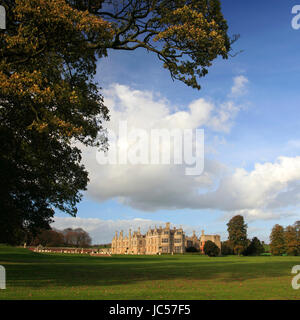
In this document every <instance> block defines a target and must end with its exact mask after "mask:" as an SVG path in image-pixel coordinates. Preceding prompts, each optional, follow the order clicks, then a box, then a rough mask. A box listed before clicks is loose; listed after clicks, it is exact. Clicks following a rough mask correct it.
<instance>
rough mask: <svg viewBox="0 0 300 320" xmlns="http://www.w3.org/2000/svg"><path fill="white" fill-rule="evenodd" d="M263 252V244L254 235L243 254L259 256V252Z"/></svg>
mask: <svg viewBox="0 0 300 320" xmlns="http://www.w3.org/2000/svg"><path fill="white" fill-rule="evenodd" d="M264 252H265V249H264V246H263V244H262V243H261V242H260V240H259V239H258V238H257V237H254V238H253V239H252V240H251V243H250V244H249V246H248V247H247V249H246V251H245V253H244V254H245V255H247V256H250V255H252V256H259V255H260V254H262V253H264Z"/></svg>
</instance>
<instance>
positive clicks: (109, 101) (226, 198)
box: [83, 76, 300, 220]
mask: <svg viewBox="0 0 300 320" xmlns="http://www.w3.org/2000/svg"><path fill="white" fill-rule="evenodd" d="M247 82H248V80H247V78H245V77H244V76H239V77H236V78H235V79H234V85H233V87H232V89H231V93H232V94H234V95H238V94H239V95H240V94H242V92H243V91H244V90H245V88H246V84H247ZM104 96H105V97H106V98H105V103H106V105H108V106H109V108H110V110H111V121H110V122H109V123H108V128H109V129H113V130H116V131H117V130H118V124H119V121H120V120H127V124H128V129H129V130H130V128H143V129H146V130H151V129H153V128H166V129H176V128H180V129H185V128H190V129H196V128H199V127H204V128H205V130H206V132H219V133H222V132H223V133H224V132H229V131H230V128H231V126H232V124H233V121H234V119H235V117H236V115H237V114H238V112H239V111H240V110H241V107H240V106H238V105H237V104H236V103H235V100H234V99H232V100H231V99H229V100H227V101H224V102H223V103H222V104H221V105H216V104H215V103H214V102H213V101H208V100H206V99H203V98H200V99H198V100H195V101H192V102H191V103H189V104H188V106H187V107H186V108H182V109H178V107H176V106H172V105H170V103H169V102H168V101H167V100H166V99H164V98H162V97H161V96H159V95H156V94H154V93H152V92H147V91H140V90H132V89H131V88H129V87H128V86H124V85H120V84H114V85H111V87H110V88H109V89H107V90H105V92H104ZM161 152H163V150H162V151H161ZM83 161H84V163H85V165H86V167H87V169H88V171H89V173H90V184H89V186H88V195H89V196H90V197H92V198H93V199H94V200H97V201H99V202H102V201H105V200H108V199H116V200H117V201H119V202H120V203H123V204H125V205H128V206H131V207H132V208H135V209H139V210H144V211H152V212H153V211H156V210H160V209H169V210H172V209H186V208H190V209H216V210H221V211H224V212H225V213H226V212H227V213H229V212H231V213H242V214H243V215H245V216H247V217H249V219H254V220H255V219H272V218H275V217H278V216H280V215H281V210H282V209H284V208H285V207H286V206H287V205H288V204H289V203H295V205H296V204H297V201H298V199H299V198H300V197H299V194H300V193H299V186H297V185H295V184H296V183H297V181H299V178H300V157H294V158H289V157H279V158H278V159H277V160H276V161H275V162H273V163H271V162H268V163H256V164H255V166H254V169H253V170H252V171H246V170H245V169H243V168H236V169H234V170H231V169H229V168H227V167H226V166H225V165H223V164H222V163H220V162H218V161H215V160H211V159H209V158H206V159H205V164H204V172H203V174H202V175H200V176H187V175H185V172H184V170H185V165H175V164H170V165H160V164H158V165H152V164H149V165H127V164H126V165H100V164H98V163H97V161H96V150H95V149H90V148H83Z"/></svg>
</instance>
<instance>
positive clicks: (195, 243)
mask: <svg viewBox="0 0 300 320" xmlns="http://www.w3.org/2000/svg"><path fill="white" fill-rule="evenodd" d="M208 240H210V241H212V242H214V243H215V244H216V245H217V246H218V247H219V249H220V252H221V237H220V236H219V235H218V234H214V235H209V234H204V230H202V233H201V236H200V237H199V238H197V236H196V234H195V231H193V235H192V237H186V240H185V247H186V248H190V247H194V248H196V249H197V250H198V251H200V252H201V253H204V251H203V248H204V245H205V242H206V241H208Z"/></svg>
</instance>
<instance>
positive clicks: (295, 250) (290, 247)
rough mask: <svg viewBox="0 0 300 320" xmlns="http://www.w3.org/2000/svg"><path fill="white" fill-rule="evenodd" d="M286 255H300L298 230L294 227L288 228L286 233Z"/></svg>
mask: <svg viewBox="0 0 300 320" xmlns="http://www.w3.org/2000/svg"><path fill="white" fill-rule="evenodd" d="M284 237H285V245H286V253H287V254H288V255H290V256H297V255H300V241H299V239H298V235H297V229H296V228H295V227H294V226H287V227H286V228H285V231H284Z"/></svg>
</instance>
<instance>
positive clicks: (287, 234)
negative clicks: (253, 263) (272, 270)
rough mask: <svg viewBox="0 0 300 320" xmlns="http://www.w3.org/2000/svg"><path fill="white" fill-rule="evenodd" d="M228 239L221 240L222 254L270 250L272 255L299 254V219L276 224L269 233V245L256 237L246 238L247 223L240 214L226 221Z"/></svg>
mask: <svg viewBox="0 0 300 320" xmlns="http://www.w3.org/2000/svg"><path fill="white" fill-rule="evenodd" d="M227 227H228V228H227V231H228V240H227V241H223V242H222V246H221V254H222V255H245V256H249V255H260V254H262V253H265V252H266V251H270V253H271V254H272V255H285V254H286V255H291V256H299V255H300V221H296V222H295V223H294V225H292V226H287V227H285V228H284V227H283V226H281V225H278V224H276V225H275V226H274V227H273V229H272V232H271V235H270V245H266V244H265V243H264V242H263V241H260V240H259V239H258V238H257V237H254V238H252V240H249V239H248V238H247V224H246V223H245V222H244V218H243V216H241V215H237V216H234V217H233V218H232V219H231V220H230V221H229V222H228V223H227Z"/></svg>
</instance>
